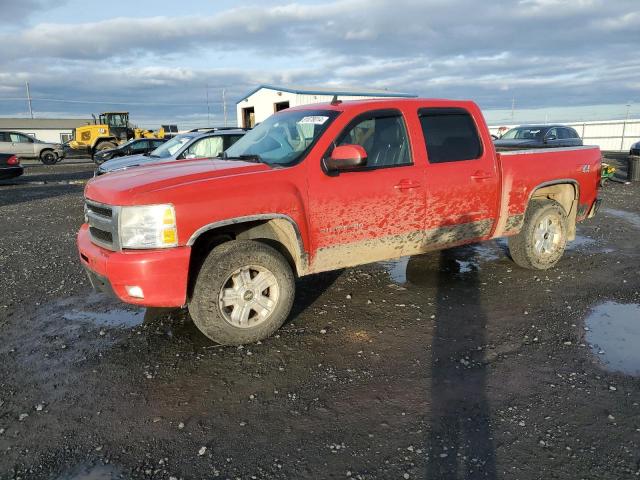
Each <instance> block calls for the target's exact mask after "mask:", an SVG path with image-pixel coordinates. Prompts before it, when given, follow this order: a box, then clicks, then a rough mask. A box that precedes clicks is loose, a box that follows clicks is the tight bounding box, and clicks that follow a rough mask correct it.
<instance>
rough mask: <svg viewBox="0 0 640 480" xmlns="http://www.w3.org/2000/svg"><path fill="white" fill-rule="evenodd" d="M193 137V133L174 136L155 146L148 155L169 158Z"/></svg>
mask: <svg viewBox="0 0 640 480" xmlns="http://www.w3.org/2000/svg"><path fill="white" fill-rule="evenodd" d="M193 137H194V136H193V135H178V136H175V137H173V138H172V139H171V140H169V141H168V142H166V143H163V144H162V145H160V146H159V147H158V148H156V149H155V150H154V151H153V152H151V154H150V155H149V156H150V157H157V158H169V157H171V156H173V155H174V154H176V153H177V152H178V150H180V149H181V148H182V146H183V145H184V144H185V143H187V142H188V141H190V140H191V139H192V138H193Z"/></svg>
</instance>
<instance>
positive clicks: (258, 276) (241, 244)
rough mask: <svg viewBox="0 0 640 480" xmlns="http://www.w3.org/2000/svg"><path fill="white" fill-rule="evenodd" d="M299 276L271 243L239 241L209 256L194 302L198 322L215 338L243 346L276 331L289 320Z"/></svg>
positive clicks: (191, 303)
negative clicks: (295, 275) (269, 244)
mask: <svg viewBox="0 0 640 480" xmlns="http://www.w3.org/2000/svg"><path fill="white" fill-rule="evenodd" d="M294 295H295V280H294V275H293V271H292V269H291V267H290V266H289V263H288V262H287V260H286V259H285V258H284V257H283V256H282V255H281V254H280V253H279V252H278V251H277V250H275V249H273V248H271V247H270V246H268V245H265V244H262V243H259V242H255V241H250V240H234V241H230V242H227V243H223V244H222V245H219V246H218V247H216V248H214V249H213V250H212V251H211V253H210V254H209V256H208V257H207V258H206V260H205V261H204V263H203V264H202V267H201V268H200V272H199V273H198V277H197V279H196V282H195V285H194V288H193V294H192V296H191V299H190V300H189V313H190V314H191V318H192V319H193V322H194V323H195V325H196V326H197V327H198V328H199V329H200V331H201V332H202V333H204V334H205V335H206V336H207V337H209V338H210V339H211V340H213V341H214V342H217V343H220V344H223V345H242V344H246V343H252V342H257V341H258V340H262V339H264V338H267V337H268V336H270V335H271V334H273V333H274V332H275V331H276V330H277V329H278V328H280V327H281V326H282V324H283V323H284V322H285V320H286V319H287V316H288V315H289V312H290V311H291V307H292V305H293V299H294Z"/></svg>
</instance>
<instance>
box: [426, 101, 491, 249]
mask: <svg viewBox="0 0 640 480" xmlns="http://www.w3.org/2000/svg"><path fill="white" fill-rule="evenodd" d="M418 115H419V117H420V125H421V127H422V134H423V136H424V141H425V146H426V150H427V159H428V165H427V168H426V173H425V184H426V185H425V188H426V216H425V226H424V228H425V242H426V247H427V248H433V247H436V246H447V245H453V244H458V243H463V242H466V241H469V240H473V239H480V238H483V237H486V236H488V235H489V234H490V233H491V231H492V230H493V226H494V223H495V221H496V218H497V215H498V198H499V197H498V195H499V181H500V177H499V172H498V168H497V162H496V159H495V154H494V152H493V149H492V148H491V146H490V145H488V144H487V142H490V140H486V139H485V140H483V138H484V137H481V136H480V135H479V132H480V131H484V130H483V129H485V128H486V127H485V126H484V122H482V124H477V122H476V121H475V118H480V113H479V112H474V115H476V116H475V117H474V116H472V115H471V112H469V111H467V110H466V109H464V108H458V107H456V108H439V107H438V108H422V109H420V110H419V112H418Z"/></svg>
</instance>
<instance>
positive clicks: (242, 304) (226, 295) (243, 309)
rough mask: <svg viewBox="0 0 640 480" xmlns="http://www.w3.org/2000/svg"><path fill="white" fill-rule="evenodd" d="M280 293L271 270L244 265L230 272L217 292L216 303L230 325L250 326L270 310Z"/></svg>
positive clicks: (261, 320)
mask: <svg viewBox="0 0 640 480" xmlns="http://www.w3.org/2000/svg"><path fill="white" fill-rule="evenodd" d="M279 295H280V289H279V287H278V281H277V280H276V277H275V275H274V274H273V273H271V272H270V271H269V270H267V269H266V268H264V267H261V266H258V265H247V266H244V267H241V268H239V269H237V270H236V271H235V272H233V273H232V274H231V275H229V277H228V278H227V280H226V281H225V282H224V284H223V286H222V289H221V290H220V293H219V294H218V304H219V306H220V311H221V312H222V316H223V317H224V319H225V320H226V321H227V322H229V323H230V324H231V325H233V326H234V327H238V328H253V327H256V326H257V325H260V324H261V323H263V322H264V321H265V320H267V319H268V318H269V316H270V315H271V314H272V313H273V311H274V310H275V308H276V306H277V305H278V297H279Z"/></svg>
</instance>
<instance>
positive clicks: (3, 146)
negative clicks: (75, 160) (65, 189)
mask: <svg viewBox="0 0 640 480" xmlns="http://www.w3.org/2000/svg"><path fill="white" fill-rule="evenodd" d="M0 152H2V153H11V154H13V155H15V156H16V157H18V158H35V159H40V161H41V162H42V163H44V164H45V165H53V164H55V163H57V162H59V161H60V160H62V159H63V158H64V155H65V154H64V147H63V146H62V144H60V143H46V142H42V141H40V140H38V139H36V138H33V137H30V136H29V135H25V134H24V133H20V132H12V131H6V130H5V131H1V132H0Z"/></svg>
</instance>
